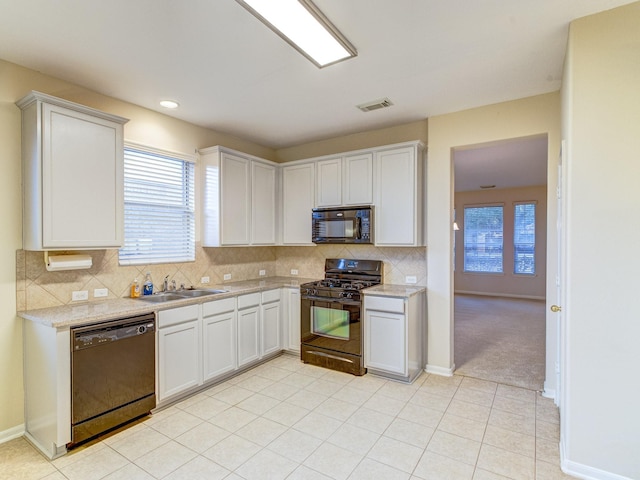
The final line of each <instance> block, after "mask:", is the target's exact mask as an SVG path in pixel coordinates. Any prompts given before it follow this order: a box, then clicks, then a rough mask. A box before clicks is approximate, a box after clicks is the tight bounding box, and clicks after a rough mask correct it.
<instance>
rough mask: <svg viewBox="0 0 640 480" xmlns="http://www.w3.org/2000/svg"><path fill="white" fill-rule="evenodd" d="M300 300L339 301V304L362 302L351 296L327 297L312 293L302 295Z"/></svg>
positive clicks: (357, 303)
mask: <svg viewBox="0 0 640 480" xmlns="http://www.w3.org/2000/svg"><path fill="white" fill-rule="evenodd" d="M300 299H301V300H311V301H314V300H317V301H319V302H325V303H339V304H340V305H360V304H361V303H362V302H360V301H358V300H353V299H352V298H329V297H317V296H314V295H302V296H300Z"/></svg>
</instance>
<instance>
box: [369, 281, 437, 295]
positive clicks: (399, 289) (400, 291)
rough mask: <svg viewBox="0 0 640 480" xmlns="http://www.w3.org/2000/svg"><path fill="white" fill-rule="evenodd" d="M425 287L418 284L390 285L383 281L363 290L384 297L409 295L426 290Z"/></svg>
mask: <svg viewBox="0 0 640 480" xmlns="http://www.w3.org/2000/svg"><path fill="white" fill-rule="evenodd" d="M426 291H427V287H421V286H419V285H391V284H388V283H383V284H380V285H376V286H375V287H369V288H367V289H366V290H364V294H365V295H382V296H385V297H402V298H405V297H411V296H413V295H417V294H419V293H421V292H426Z"/></svg>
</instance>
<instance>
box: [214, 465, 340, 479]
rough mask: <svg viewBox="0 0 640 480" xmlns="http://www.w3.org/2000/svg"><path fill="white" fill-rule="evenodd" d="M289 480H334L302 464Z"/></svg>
mask: <svg viewBox="0 0 640 480" xmlns="http://www.w3.org/2000/svg"><path fill="white" fill-rule="evenodd" d="M225 480H227V479H225ZM287 480H332V478H331V477H327V476H326V475H323V474H322V473H320V472H316V471H315V470H311V469H310V468H309V467H306V466H304V465H300V466H299V467H298V468H296V469H295V471H294V472H293V473H292V474H291V475H289V477H288V478H287Z"/></svg>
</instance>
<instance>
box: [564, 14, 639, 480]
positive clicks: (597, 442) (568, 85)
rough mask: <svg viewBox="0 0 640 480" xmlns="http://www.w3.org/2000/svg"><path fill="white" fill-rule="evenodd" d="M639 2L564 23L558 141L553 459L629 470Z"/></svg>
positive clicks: (634, 383) (589, 468)
mask: <svg viewBox="0 0 640 480" xmlns="http://www.w3.org/2000/svg"><path fill="white" fill-rule="evenodd" d="M639 26H640V2H635V3H632V4H629V5H627V6H624V7H620V8H617V9H614V10H610V11H607V12H602V13H600V14H597V15H593V16H590V17H585V18H582V19H579V20H576V21H574V22H573V23H572V24H571V27H570V34H569V45H568V50H567V58H566V61H565V75H564V79H563V92H562V100H563V132H562V133H563V138H564V139H565V140H566V146H567V148H566V152H565V156H564V158H565V159H566V162H565V168H564V172H565V175H564V178H565V186H564V187H565V188H564V190H565V199H566V200H565V203H566V214H565V215H564V218H565V232H566V239H565V242H564V243H565V251H566V262H565V267H566V268H565V272H566V277H565V279H564V281H563V285H564V292H565V296H564V299H563V304H562V307H563V311H562V315H563V322H562V325H563V327H564V332H563V341H562V342H561V344H562V345H563V355H562V357H561V359H562V361H563V367H564V368H563V373H564V375H563V377H564V378H563V382H562V385H563V387H564V388H563V389H562V396H561V404H560V408H561V411H562V412H566V414H565V415H563V416H562V429H561V432H562V435H561V447H562V452H563V466H564V468H567V469H568V470H569V472H571V473H574V472H575V473H576V474H579V475H580V476H581V477H582V478H619V479H631V478H640V456H639V455H638V452H640V434H639V432H640V415H639V414H638V401H637V399H638V394H639V392H640V383H639V382H638V380H637V377H638V374H637V368H638V366H639V365H640V348H638V342H639V340H640V315H639V314H638V301H637V298H638V292H639V291H640V282H639V281H638V272H639V271H640V256H638V255H637V251H638V245H640V242H639V240H638V239H639V238H640V220H639V218H640V217H639V215H638V212H639V211H640V189H639V188H638V184H639V182H640V153H639V152H640V88H639V85H640V28H639Z"/></svg>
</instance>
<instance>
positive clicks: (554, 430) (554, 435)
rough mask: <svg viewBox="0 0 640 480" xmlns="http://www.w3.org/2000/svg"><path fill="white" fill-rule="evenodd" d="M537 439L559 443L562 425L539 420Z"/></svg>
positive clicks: (537, 423)
mask: <svg viewBox="0 0 640 480" xmlns="http://www.w3.org/2000/svg"><path fill="white" fill-rule="evenodd" d="M536 437H538V438H544V439H546V440H551V441H558V440H559V439H560V425H559V424H557V423H549V422H543V421H540V420H538V421H536Z"/></svg>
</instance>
